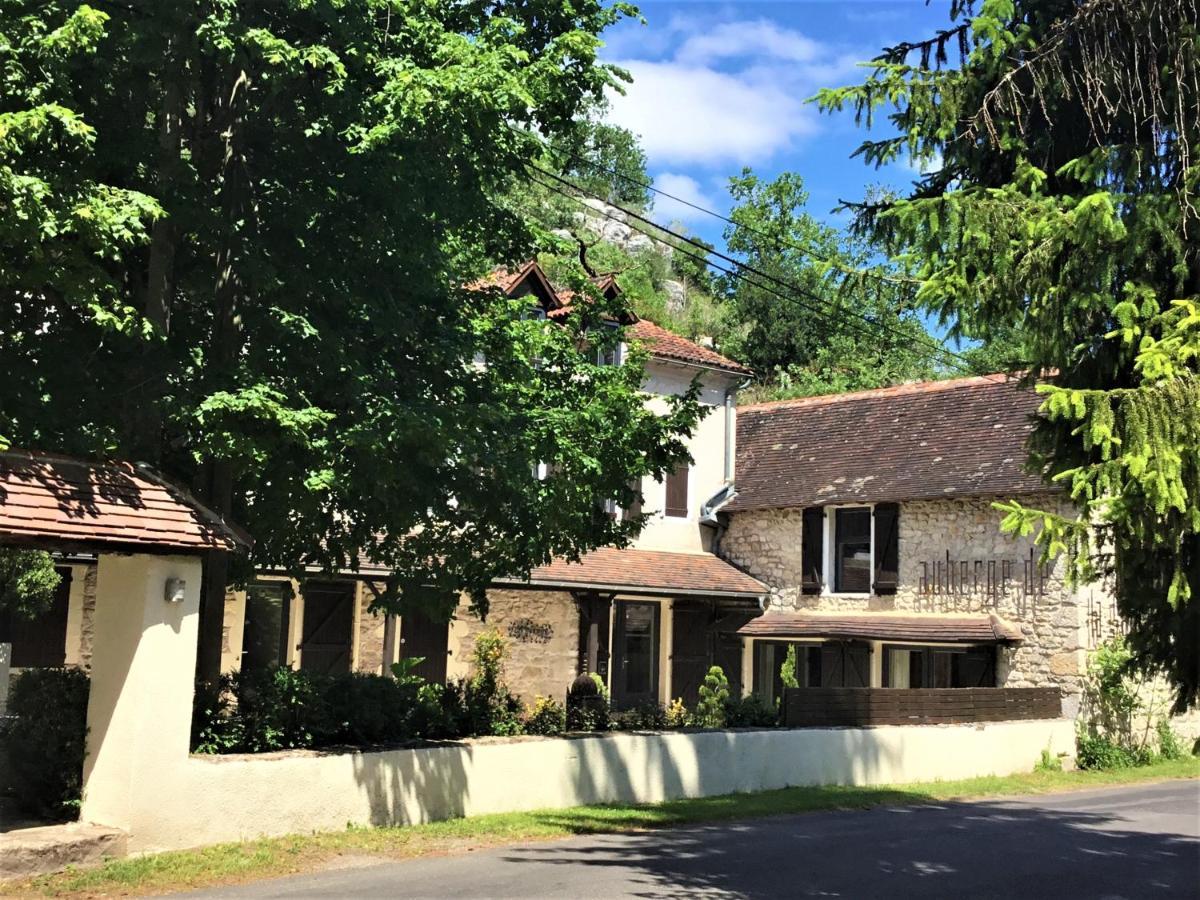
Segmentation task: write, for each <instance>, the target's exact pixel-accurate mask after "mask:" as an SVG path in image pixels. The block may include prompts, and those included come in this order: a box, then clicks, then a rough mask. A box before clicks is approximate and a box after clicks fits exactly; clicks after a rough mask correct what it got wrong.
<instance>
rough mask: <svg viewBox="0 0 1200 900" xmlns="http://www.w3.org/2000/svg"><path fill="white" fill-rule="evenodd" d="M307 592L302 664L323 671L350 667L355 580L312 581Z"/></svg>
mask: <svg viewBox="0 0 1200 900" xmlns="http://www.w3.org/2000/svg"><path fill="white" fill-rule="evenodd" d="M301 593H302V594H303V595H304V622H303V625H302V627H301V638H300V648H299V649H300V668H301V669H302V670H304V671H305V672H313V673H315V674H320V675H336V674H339V673H342V672H349V671H350V660H351V648H352V641H353V630H354V582H352V581H310V582H308V583H307V584H306V585H304V589H303V591H302V592H301Z"/></svg>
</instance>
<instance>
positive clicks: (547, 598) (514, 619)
mask: <svg viewBox="0 0 1200 900" xmlns="http://www.w3.org/2000/svg"><path fill="white" fill-rule="evenodd" d="M489 628H494V629H496V630H497V631H498V632H499V633H500V634H501V635H502V636H503V637H504V638H505V640H506V641H507V642H508V656H507V658H506V660H505V664H504V680H505V682H506V683H507V684H508V686H509V687H510V688H511V689H512V691H513V692H514V693H516V694H519V695H520V697H521V698H522V699H523V700H524V701H525V702H526V703H533V699H534V697H537V696H543V697H553V698H554V699H556V700H559V701H562V700H563V699H564V698H565V697H566V693H567V688H568V687H569V686H570V684H571V681H572V679H574V677H575V669H576V666H577V665H578V659H579V609H578V607H577V606H576V605H575V601H574V599H573V598H572V597H571V595H570V594H567V593H563V592H560V591H537V590H492V591H489V592H488V615H487V621H486V622H481V621H480V620H479V617H478V616H476V615H475V614H473V613H472V612H471V611H470V610H469V609H468V601H467V600H465V599H464V600H463V602H462V603H461V604H460V605H459V607H458V609H457V610H456V612H455V619H454V621H453V622H451V623H450V638H449V641H450V658H449V663H448V666H447V674H448V676H449V677H451V678H462V677H466V676H468V675H470V673H471V651H472V650H473V649H474V647H475V638H476V637H477V636H478V635H479V634H480V633H481V632H483V631H485V630H487V629H489Z"/></svg>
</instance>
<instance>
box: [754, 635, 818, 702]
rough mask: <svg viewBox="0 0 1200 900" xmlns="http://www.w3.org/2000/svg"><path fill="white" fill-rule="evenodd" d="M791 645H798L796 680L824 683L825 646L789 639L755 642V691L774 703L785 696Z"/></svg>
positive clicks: (804, 684) (804, 683) (803, 684)
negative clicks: (790, 640) (785, 669)
mask: <svg viewBox="0 0 1200 900" xmlns="http://www.w3.org/2000/svg"><path fill="white" fill-rule="evenodd" d="M789 646H795V648H796V673H795V674H796V683H797V684H798V685H799V686H800V687H820V686H821V645H820V644H800V643H795V644H792V643H791V642H788V641H755V642H754V693H755V694H757V695H758V696H760V697H762V698H763V699H764V700H767V701H769V702H774V701H775V700H779V699H782V697H783V666H784V664H785V663H786V661H787V652H788V647H789Z"/></svg>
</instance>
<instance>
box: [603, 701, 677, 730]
mask: <svg viewBox="0 0 1200 900" xmlns="http://www.w3.org/2000/svg"><path fill="white" fill-rule="evenodd" d="M612 727H613V728H615V729H617V730H619V731H662V730H664V729H665V728H667V713H666V711H665V710H664V709H663V708H662V707H661V706H659V705H658V704H657V703H655V702H654V701H653V700H647V701H645V702H643V703H639V704H638V705H637V706H634V707H633V708H632V709H623V710H621V711H620V712H615V713H613V714H612Z"/></svg>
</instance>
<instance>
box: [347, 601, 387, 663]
mask: <svg viewBox="0 0 1200 900" xmlns="http://www.w3.org/2000/svg"><path fill="white" fill-rule="evenodd" d="M374 597H375V595H374V593H372V591H371V588H370V587H369V586H368V585H366V584H364V585H362V586H361V587H360V588H359V594H358V632H357V634H356V636H355V637H356V640H357V651H358V652H357V653H356V655H355V660H356V663H355V666H354V669H355V671H357V672H370V673H372V674H374V675H387V674H390V672H389V671H384V667H383V635H384V630H385V628H386V626H387V617H386V616H385V615H383V614H382V613H374V612H371V609H370V607H371V601H372V600H373V599H374ZM391 663H392V660H390V659H389V660H388V665H389V666H390V665H391Z"/></svg>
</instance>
